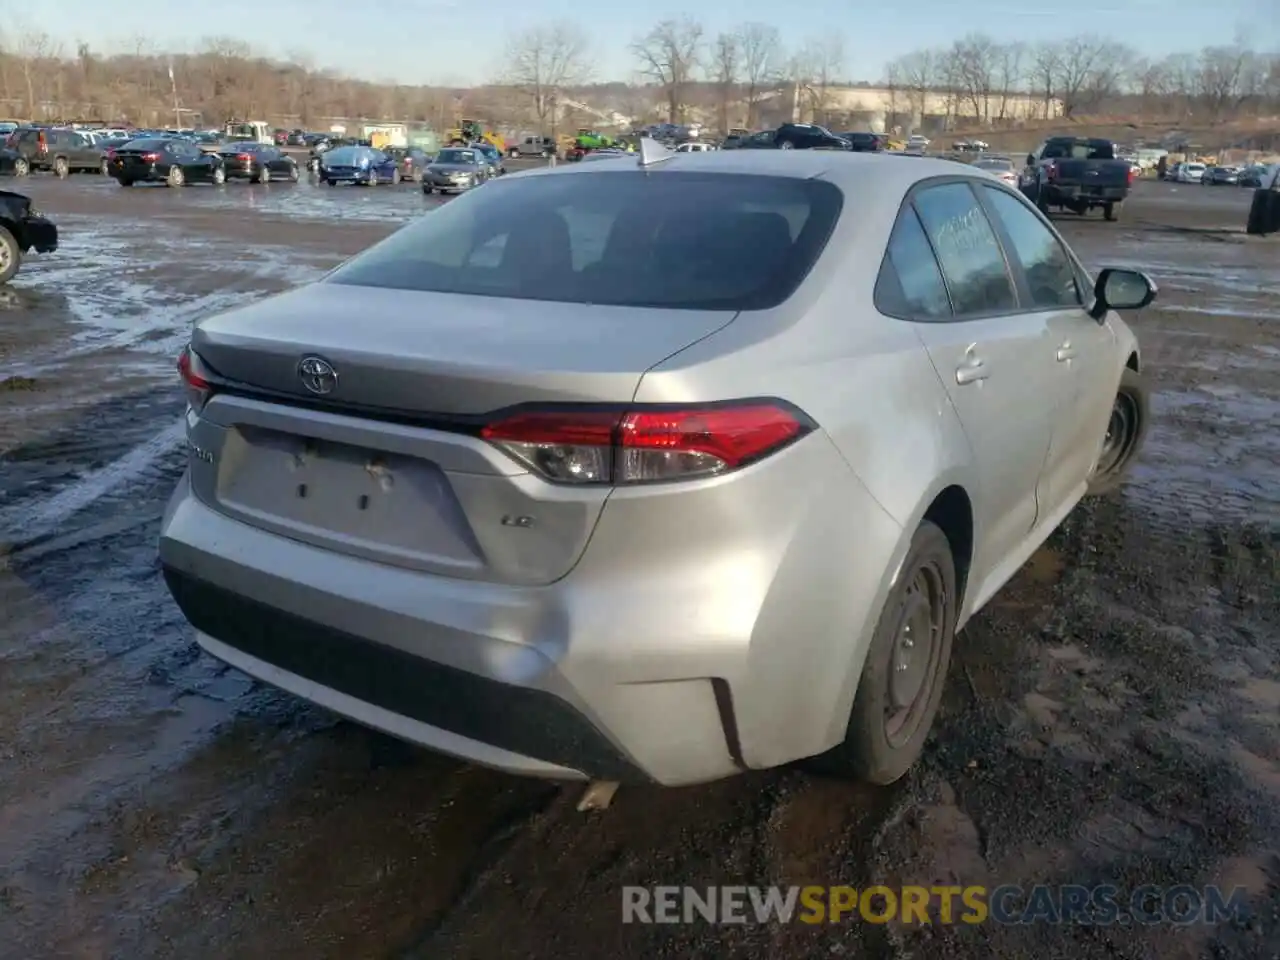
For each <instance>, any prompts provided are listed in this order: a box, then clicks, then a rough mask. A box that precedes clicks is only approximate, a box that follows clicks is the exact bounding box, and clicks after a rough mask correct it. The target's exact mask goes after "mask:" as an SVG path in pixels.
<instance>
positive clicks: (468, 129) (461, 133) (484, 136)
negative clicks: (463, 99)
mask: <svg viewBox="0 0 1280 960" xmlns="http://www.w3.org/2000/svg"><path fill="white" fill-rule="evenodd" d="M477 141H484V142H485V143H488V144H491V145H492V146H494V147H496V148H497V149H498V152H499V153H504V154H505V153H506V152H507V141H506V139H505V138H504V137H503V136H502V134H500V133H494V132H493V131H492V130H486V129H485V126H484V124H483V123H481V122H480V121H479V120H467V119H465V118H464V119H462V120H459V121H458V125H457V126H456V127H454V128H453V129H452V130H446V131H445V135H444V142H445V143H461V144H467V143H475V142H477Z"/></svg>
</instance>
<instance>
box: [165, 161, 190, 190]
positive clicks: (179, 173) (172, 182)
mask: <svg viewBox="0 0 1280 960" xmlns="http://www.w3.org/2000/svg"><path fill="white" fill-rule="evenodd" d="M164 182H165V186H169V187H185V186H186V185H187V174H186V171H184V170H183V169H182V168H181V167H179V166H172V167H170V168H169V175H168V176H167V177H166V178H165V181H164Z"/></svg>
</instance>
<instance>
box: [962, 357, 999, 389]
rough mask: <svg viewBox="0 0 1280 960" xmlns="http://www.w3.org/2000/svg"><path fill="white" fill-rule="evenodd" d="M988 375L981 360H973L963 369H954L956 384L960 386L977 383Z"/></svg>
mask: <svg viewBox="0 0 1280 960" xmlns="http://www.w3.org/2000/svg"><path fill="white" fill-rule="evenodd" d="M990 375H991V374H990V372H989V371H988V370H987V367H986V364H984V363H983V362H982V361H981V360H974V361H973V362H972V363H968V364H965V365H964V366H963V367H956V383H958V384H960V385H961V386H964V385H965V384H966V383H977V382H978V381H979V380H985V379H987V377H989V376H990Z"/></svg>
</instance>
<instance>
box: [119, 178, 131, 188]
mask: <svg viewBox="0 0 1280 960" xmlns="http://www.w3.org/2000/svg"><path fill="white" fill-rule="evenodd" d="M116 183H118V184H120V186H122V187H132V186H133V181H132V180H130V179H128V178H127V177H116Z"/></svg>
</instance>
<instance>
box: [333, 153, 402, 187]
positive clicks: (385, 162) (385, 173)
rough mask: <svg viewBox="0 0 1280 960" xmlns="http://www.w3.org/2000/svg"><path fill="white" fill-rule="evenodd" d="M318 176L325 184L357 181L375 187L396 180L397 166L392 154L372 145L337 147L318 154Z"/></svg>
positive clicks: (397, 180) (397, 177) (398, 169)
mask: <svg viewBox="0 0 1280 960" xmlns="http://www.w3.org/2000/svg"><path fill="white" fill-rule="evenodd" d="M320 179H321V180H323V181H324V182H325V183H327V184H328V185H329V186H331V187H332V186H336V185H337V184H339V183H359V184H363V185H365V186H368V187H376V186H377V185H378V184H380V183H393V184H394V183H399V182H400V166H399V164H397V163H396V161H395V159H394V158H393V157H389V156H387V155H386V154H385V153H383V152H382V151H381V150H375V149H373V147H337V148H336V149H333V150H326V151H325V152H324V153H323V154H321V156H320Z"/></svg>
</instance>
